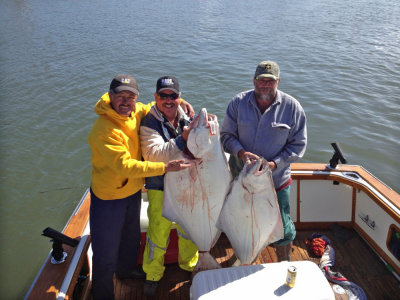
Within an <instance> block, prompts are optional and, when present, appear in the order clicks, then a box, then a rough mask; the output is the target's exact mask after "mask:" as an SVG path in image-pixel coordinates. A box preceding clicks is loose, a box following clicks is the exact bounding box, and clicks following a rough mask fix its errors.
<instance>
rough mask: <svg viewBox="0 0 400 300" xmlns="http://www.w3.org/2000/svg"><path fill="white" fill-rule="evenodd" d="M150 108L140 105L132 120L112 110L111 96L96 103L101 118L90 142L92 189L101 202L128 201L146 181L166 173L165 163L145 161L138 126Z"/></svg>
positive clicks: (138, 104) (95, 109) (94, 125)
mask: <svg viewBox="0 0 400 300" xmlns="http://www.w3.org/2000/svg"><path fill="white" fill-rule="evenodd" d="M151 105H152V103H151V104H147V105H145V104H142V103H140V102H137V103H136V107H135V111H134V112H132V114H131V116H130V117H125V116H121V115H119V114H118V113H117V112H116V111H115V110H114V109H113V108H112V107H111V103H110V97H109V95H108V93H105V94H104V95H103V96H102V97H101V98H100V100H99V101H98V102H97V104H96V106H95V108H94V111H95V112H96V113H97V114H98V115H99V116H98V118H97V120H96V121H95V122H94V124H93V127H92V130H91V131H90V133H89V138H88V142H89V145H90V149H91V152H92V159H91V160H92V183H91V187H92V190H93V192H94V194H95V195H96V196H97V197H98V198H100V199H103V200H114V199H122V198H125V197H128V196H130V195H132V194H134V193H136V192H138V191H139V190H140V189H141V188H142V187H143V184H144V177H147V176H157V175H162V174H164V173H165V165H164V163H162V162H148V161H142V153H141V150H140V142H139V126H140V121H141V120H142V119H143V118H144V116H145V115H146V114H147V113H148V112H149V110H150V108H151Z"/></svg>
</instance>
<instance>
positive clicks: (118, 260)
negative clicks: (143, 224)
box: [90, 190, 142, 300]
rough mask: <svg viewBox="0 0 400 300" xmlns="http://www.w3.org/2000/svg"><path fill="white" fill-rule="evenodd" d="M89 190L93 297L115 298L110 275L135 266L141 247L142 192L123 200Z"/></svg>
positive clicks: (127, 270)
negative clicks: (102, 197) (98, 194)
mask: <svg viewBox="0 0 400 300" xmlns="http://www.w3.org/2000/svg"><path fill="white" fill-rule="evenodd" d="M90 192H91V204H90V234H91V238H92V249H93V272H92V279H93V283H92V295H93V299H95V300H97V299H114V284H113V274H114V272H118V273H127V272H130V271H132V270H133V269H134V268H135V267H136V263H137V258H138V255H139V250H140V206H141V198H142V197H141V191H139V192H137V193H135V194H133V195H131V196H129V197H127V198H123V199H116V200H101V199H99V198H97V197H96V195H95V194H94V193H93V191H92V190H90Z"/></svg>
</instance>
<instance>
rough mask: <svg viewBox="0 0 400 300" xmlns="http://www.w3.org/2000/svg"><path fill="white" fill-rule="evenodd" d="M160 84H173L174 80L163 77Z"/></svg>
mask: <svg viewBox="0 0 400 300" xmlns="http://www.w3.org/2000/svg"><path fill="white" fill-rule="evenodd" d="M162 84H163V85H173V84H174V82H173V81H172V79H171V78H164V79H163V80H162Z"/></svg>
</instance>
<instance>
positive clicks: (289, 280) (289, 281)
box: [286, 266, 297, 288]
mask: <svg viewBox="0 0 400 300" xmlns="http://www.w3.org/2000/svg"><path fill="white" fill-rule="evenodd" d="M296 275H297V268H296V267H295V266H290V267H289V268H288V270H287V275H286V285H287V286H288V287H291V288H292V287H294V284H295V282H296Z"/></svg>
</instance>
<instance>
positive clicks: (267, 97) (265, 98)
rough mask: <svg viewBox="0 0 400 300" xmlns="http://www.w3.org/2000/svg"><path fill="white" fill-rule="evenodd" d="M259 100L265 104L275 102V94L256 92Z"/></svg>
mask: <svg viewBox="0 0 400 300" xmlns="http://www.w3.org/2000/svg"><path fill="white" fill-rule="evenodd" d="M255 94H256V97H257V100H260V101H263V102H270V101H272V100H274V98H275V95H273V92H269V93H260V92H257V91H256V92H255Z"/></svg>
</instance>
